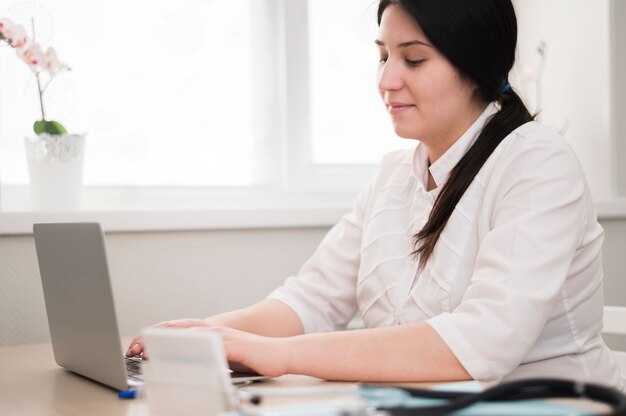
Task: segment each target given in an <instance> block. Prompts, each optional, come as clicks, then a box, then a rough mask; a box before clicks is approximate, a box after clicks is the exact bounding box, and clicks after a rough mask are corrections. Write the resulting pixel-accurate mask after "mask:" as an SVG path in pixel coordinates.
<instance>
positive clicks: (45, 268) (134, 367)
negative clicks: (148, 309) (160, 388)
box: [33, 223, 266, 390]
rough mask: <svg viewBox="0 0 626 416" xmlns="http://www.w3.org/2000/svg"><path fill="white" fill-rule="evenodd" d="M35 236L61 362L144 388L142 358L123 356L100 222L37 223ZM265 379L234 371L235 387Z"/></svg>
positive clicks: (120, 386) (116, 383) (105, 380)
mask: <svg viewBox="0 0 626 416" xmlns="http://www.w3.org/2000/svg"><path fill="white" fill-rule="evenodd" d="M33 235H34V237H35V247H36V250H37V260H38V262H39V272H40V274H41V283H42V286H43V294H44V300H45V304H46V312H47V314H48V325H49V327H50V336H51V341H52V350H53V353H54V358H55V360H56V362H57V364H58V365H59V366H61V367H64V368H66V369H68V370H70V371H73V372H75V373H77V374H80V375H82V376H85V377H87V378H90V379H92V380H95V381H97V382H100V383H102V384H105V385H107V386H110V387H113V388H115V389H117V390H126V389H128V388H130V387H136V386H140V385H142V384H143V380H142V377H141V374H140V364H141V359H138V358H131V359H128V358H126V357H124V355H123V352H122V341H121V338H120V334H119V330H118V325H117V318H116V315H115V305H114V301H113V292H112V289H111V280H110V277H109V267H108V263H107V257H106V250H105V241H104V234H103V232H102V229H101V227H100V224H98V223H53V224H34V225H33ZM264 378H266V377H264V376H260V375H258V374H243V373H231V380H232V382H233V383H234V384H245V383H249V382H252V381H257V380H262V379H264Z"/></svg>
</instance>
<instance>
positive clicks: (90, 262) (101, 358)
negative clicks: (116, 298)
mask: <svg viewBox="0 0 626 416" xmlns="http://www.w3.org/2000/svg"><path fill="white" fill-rule="evenodd" d="M33 234H34V236H35V246H36V249H37V259H38V261H39V271H40V274H41V283H42V285H43V293H44V299H45V303H46V311H47V313H48V324H49V326H50V335H51V338H52V348H53V351H54V358H55V360H56V362H57V364H58V365H60V366H61V367H64V368H67V369H68V370H71V371H74V372H76V373H79V374H81V375H83V376H86V377H89V378H91V379H93V380H96V381H99V382H101V383H103V384H106V385H108V386H111V387H113V388H116V389H119V390H123V389H126V388H127V387H128V382H127V377H126V366H125V363H124V358H123V356H122V350H121V340H120V335H119V330H118V326H117V319H116V316H115V306H114V303H113V294H112V290H111V282H110V278H109V268H108V264H107V259H106V250H105V244H104V235H103V233H102V230H101V228H100V225H99V224H96V223H65V224H63V223H56V224H35V225H34V226H33Z"/></svg>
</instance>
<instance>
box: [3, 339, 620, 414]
mask: <svg viewBox="0 0 626 416" xmlns="http://www.w3.org/2000/svg"><path fill="white" fill-rule="evenodd" d="M353 385H354V383H342V382H328V381H324V380H319V379H316V378H313V377H306V376H293V375H290V376H283V377H279V378H277V379H272V380H267V381H264V382H263V383H262V384H258V385H256V386H258V387H259V388H260V387H263V388H273V387H349V386H353ZM338 398H339V397H338V396H336V395H334V396H329V397H326V398H324V397H323V396H319V395H315V396H314V397H311V396H307V397H297V396H290V397H276V396H273V397H267V398H266V399H265V400H264V405H266V406H274V405H281V404H289V403H293V402H294V401H295V402H297V403H302V402H305V401H317V400H324V399H338ZM559 402H564V403H567V404H569V405H576V406H580V407H582V408H585V409H589V410H592V411H596V412H599V413H604V412H606V411H607V409H608V407H607V406H604V405H599V404H596V403H588V402H584V403H581V402H580V401H572V400H559ZM0 415H2V416H4V415H11V416H22V415H23V416H31V415H42V416H57V415H59V416H60V415H63V416H74V415H76V416H79V415H80V416H84V415H94V416H99V415H102V416H105V415H106V416H122V415H127V416H148V415H149V410H148V405H147V402H146V401H145V399H135V400H121V399H119V398H118V397H117V392H116V391H115V390H113V389H110V388H108V387H106V386H103V385H100V384H97V383H95V382H92V381H90V380H87V379H85V378H83V377H81V376H78V375H76V374H74V373H71V372H69V371H66V370H64V369H62V368H60V367H58V366H57V364H56V363H55V361H54V357H53V355H52V347H51V345H50V344H31V345H21V346H9V347H0Z"/></svg>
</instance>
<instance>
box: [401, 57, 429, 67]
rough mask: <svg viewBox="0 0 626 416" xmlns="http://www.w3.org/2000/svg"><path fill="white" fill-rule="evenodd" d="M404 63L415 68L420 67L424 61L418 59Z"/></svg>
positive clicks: (407, 60)
mask: <svg viewBox="0 0 626 416" xmlns="http://www.w3.org/2000/svg"><path fill="white" fill-rule="evenodd" d="M405 61H406V64H407V65H408V66H411V67H416V66H419V65H421V64H422V63H423V62H424V61H425V59H418V60H416V61H414V60H411V59H405Z"/></svg>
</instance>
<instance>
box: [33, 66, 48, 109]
mask: <svg viewBox="0 0 626 416" xmlns="http://www.w3.org/2000/svg"><path fill="white" fill-rule="evenodd" d="M35 78H37V89H38V90H39V106H40V107H41V119H42V120H45V119H46V113H45V112H44V111H43V90H42V89H41V81H40V80H39V73H36V74H35Z"/></svg>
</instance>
